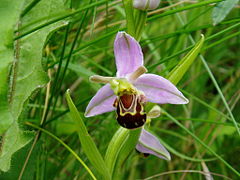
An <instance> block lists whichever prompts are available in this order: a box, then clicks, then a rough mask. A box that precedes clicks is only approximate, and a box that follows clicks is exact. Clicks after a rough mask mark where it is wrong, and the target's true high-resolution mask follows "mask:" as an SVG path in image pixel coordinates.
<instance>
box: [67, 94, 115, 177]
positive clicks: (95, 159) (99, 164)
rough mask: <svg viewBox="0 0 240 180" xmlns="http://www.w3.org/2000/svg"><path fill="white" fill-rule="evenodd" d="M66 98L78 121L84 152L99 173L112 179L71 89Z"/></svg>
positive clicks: (74, 118) (72, 115)
mask: <svg viewBox="0 0 240 180" xmlns="http://www.w3.org/2000/svg"><path fill="white" fill-rule="evenodd" d="M66 99H67V103H68V106H69V109H70V115H71V117H72V119H73V120H74V121H75V122H76V125H77V129H78V132H77V133H78V136H79V140H80V142H81V145H82V148H83V151H84V153H85V154H86V156H87V157H88V159H89V161H90V162H91V163H92V165H93V166H94V167H95V168H96V169H97V170H98V172H99V173H101V174H102V175H103V176H104V178H105V179H111V176H110V173H109V170H108V168H107V166H106V164H105V162H104V160H103V158H102V155H101V154H100V152H99V151H98V149H97V147H96V144H95V143H94V141H93V140H92V138H91V136H90V135H89V134H88V131H87V128H86V126H85V124H84V122H83V119H82V117H81V115H80V114H79V112H78V110H77V108H76V106H75V105H74V103H73V101H72V99H71V97H70V94H69V90H67V92H66Z"/></svg>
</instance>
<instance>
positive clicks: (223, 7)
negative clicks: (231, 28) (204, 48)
mask: <svg viewBox="0 0 240 180" xmlns="http://www.w3.org/2000/svg"><path fill="white" fill-rule="evenodd" d="M238 2H239V0H225V1H222V2H219V3H217V4H216V6H215V7H214V8H213V12H212V20H213V25H216V24H218V23H220V22H221V21H222V20H224V19H225V17H226V16H227V15H228V13H229V12H230V11H231V10H232V8H233V7H234V6H235V5H237V3H238Z"/></svg>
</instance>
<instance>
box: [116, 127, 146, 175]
mask: <svg viewBox="0 0 240 180" xmlns="http://www.w3.org/2000/svg"><path fill="white" fill-rule="evenodd" d="M141 130H142V128H137V129H134V130H129V136H128V138H127V139H126V141H125V142H124V144H123V145H122V147H121V150H120V152H119V155H118V160H117V163H116V166H115V173H114V178H113V179H121V169H122V165H123V163H124V161H125V160H126V158H127V157H128V156H129V155H130V154H131V152H132V151H133V150H134V149H135V147H136V145H137V143H138V139H139V136H140V133H141Z"/></svg>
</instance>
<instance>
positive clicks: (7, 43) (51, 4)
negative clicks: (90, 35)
mask: <svg viewBox="0 0 240 180" xmlns="http://www.w3.org/2000/svg"><path fill="white" fill-rule="evenodd" d="M27 2H30V1H17V2H15V1H10V0H4V1H1V3H0V9H1V11H0V17H1V22H0V34H1V36H0V82H1V83H0V84H1V85H0V135H1V136H3V137H2V138H3V142H2V144H1V147H0V148H1V149H2V151H1V152H0V162H1V163H0V164H1V166H0V170H2V171H7V170H9V168H10V162H11V156H12V155H13V153H15V152H16V151H17V150H19V149H20V148H22V147H23V146H25V145H26V144H27V143H28V142H29V141H30V137H29V136H28V135H27V136H25V132H24V131H22V130H21V129H20V128H19V125H18V119H19V116H20V114H21V113H22V111H23V110H24V105H25V104H26V102H27V100H28V99H29V98H30V96H31V94H32V93H33V91H35V90H36V89H37V88H40V87H43V86H44V85H45V84H46V83H47V82H48V78H47V75H46V72H44V71H43V68H42V62H41V60H42V52H43V47H44V44H45V41H46V39H47V37H48V35H49V33H50V32H52V31H53V30H55V29H56V28H57V27H59V26H61V25H62V23H61V22H58V23H55V24H52V25H51V26H48V27H46V28H44V29H41V30H39V31H37V32H35V33H32V34H31V35H29V36H26V37H24V38H22V39H19V40H17V41H15V42H14V40H13V35H14V34H13V32H14V29H15V28H14V27H15V26H16V24H17V22H18V21H21V24H25V23H28V22H29V20H35V19H38V18H40V17H42V16H43V15H46V14H47V15H49V16H50V15H51V14H53V13H55V12H58V11H60V10H61V11H62V10H63V9H64V6H63V1H62V0H42V1H41V2H39V3H38V4H37V5H36V6H35V7H34V8H32V9H31V11H29V12H28V13H27V14H26V15H25V16H24V18H23V19H21V20H20V19H19V16H20V13H21V9H23V8H22V6H23V4H24V3H27ZM43 12H44V13H43ZM46 21H47V19H46ZM29 28H32V27H30V26H29ZM26 30H27V29H26ZM11 66H12V68H11V70H10V67H11ZM9 80H10V81H9ZM13 140H14V141H13ZM13 142H15V144H14V146H13V145H12V143H13ZM9 147H10V148H11V149H9ZM6 152H7V153H6Z"/></svg>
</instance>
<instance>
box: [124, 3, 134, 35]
mask: <svg viewBox="0 0 240 180" xmlns="http://www.w3.org/2000/svg"><path fill="white" fill-rule="evenodd" d="M123 5H124V9H125V13H126V21H127V32H128V34H130V35H131V36H133V37H135V25H134V24H135V23H134V17H133V6H132V0H123ZM135 38H136V37H135Z"/></svg>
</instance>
